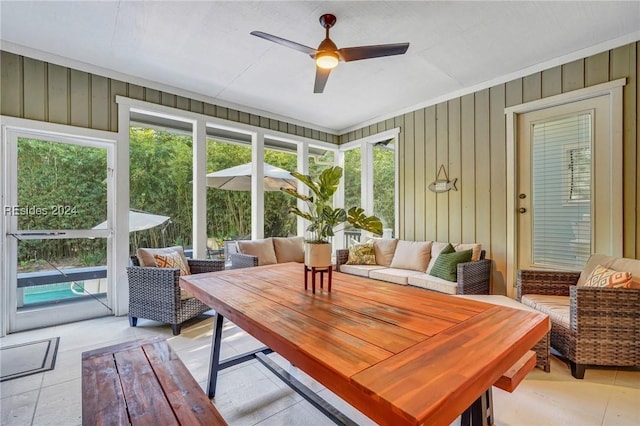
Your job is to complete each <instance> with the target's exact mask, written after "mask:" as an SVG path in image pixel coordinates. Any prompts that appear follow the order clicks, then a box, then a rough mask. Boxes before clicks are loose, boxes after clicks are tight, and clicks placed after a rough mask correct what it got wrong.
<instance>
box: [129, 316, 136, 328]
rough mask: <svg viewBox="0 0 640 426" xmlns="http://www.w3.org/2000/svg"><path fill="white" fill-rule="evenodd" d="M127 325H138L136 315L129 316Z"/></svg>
mask: <svg viewBox="0 0 640 426" xmlns="http://www.w3.org/2000/svg"><path fill="white" fill-rule="evenodd" d="M129 325H130V326H131V327H135V326H136V325H138V317H129Z"/></svg>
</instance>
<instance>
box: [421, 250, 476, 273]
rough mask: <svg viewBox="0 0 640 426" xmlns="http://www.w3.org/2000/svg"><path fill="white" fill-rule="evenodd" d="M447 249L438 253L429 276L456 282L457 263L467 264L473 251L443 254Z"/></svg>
mask: <svg viewBox="0 0 640 426" xmlns="http://www.w3.org/2000/svg"><path fill="white" fill-rule="evenodd" d="M449 246H451V245H449ZM449 246H447V247H449ZM447 247H445V249H444V250H442V251H441V252H440V255H439V256H438V258H437V259H436V262H435V263H434V264H433V268H431V272H430V274H431V275H433V276H434V277H438V278H442V279H443V280H447V281H454V282H455V281H458V263H464V262H469V261H470V260H471V255H472V254H473V250H463V251H455V250H453V253H451V252H447V253H445V250H447ZM451 249H453V247H451Z"/></svg>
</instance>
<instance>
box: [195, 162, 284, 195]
mask: <svg viewBox="0 0 640 426" xmlns="http://www.w3.org/2000/svg"><path fill="white" fill-rule="evenodd" d="M207 186H210V187H212V188H219V189H226V190H229V191H251V163H247V164H241V165H239V166H235V167H229V168H228V169H223V170H218V171H217V172H212V173H209V174H207ZM282 187H285V188H293V189H295V188H296V187H297V180H296V179H295V178H294V177H293V176H291V174H290V173H289V172H288V171H286V170H284V169H281V168H279V167H276V166H272V165H271V164H268V163H264V190H265V191H279V190H280V188H282Z"/></svg>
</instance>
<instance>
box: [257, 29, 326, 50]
mask: <svg viewBox="0 0 640 426" xmlns="http://www.w3.org/2000/svg"><path fill="white" fill-rule="evenodd" d="M251 35H254V36H256V37H260V38H263V39H265V40H269V41H272V42H274V43H277V44H280V45H282V46H285V47H289V48H291V49H294V50H297V51H298V52H302V53H306V54H307V55H309V56H314V55H315V54H316V49H314V48H312V47H309V46H305V45H304V44H300V43H296V42H295V41H291V40H287V39H284V38H282V37H277V36H274V35H271V34H267V33H263V32H262V31H251Z"/></svg>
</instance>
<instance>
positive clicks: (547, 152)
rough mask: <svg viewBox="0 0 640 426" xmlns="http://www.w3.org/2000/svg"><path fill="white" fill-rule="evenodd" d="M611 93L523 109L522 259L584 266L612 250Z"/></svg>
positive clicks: (522, 263)
mask: <svg viewBox="0 0 640 426" xmlns="http://www.w3.org/2000/svg"><path fill="white" fill-rule="evenodd" d="M609 121H610V120H609V104H608V98H607V97H606V96H600V97H596V98H591V99H586V100H582V101H579V102H573V103H569V104H565V105H561V106H556V107H552V108H546V109H542V110H538V111H533V112H528V113H526V114H522V115H519V116H518V153H519V154H518V168H517V182H518V186H517V194H518V195H517V196H518V200H517V203H516V205H517V209H518V213H517V214H518V234H517V239H518V267H519V268H523V269H531V268H540V269H562V270H581V269H582V267H583V266H584V264H585V263H586V261H587V260H588V258H589V256H590V254H591V253H594V252H599V253H609V252H610V251H611V247H610V244H611V236H609V235H607V233H608V232H609V229H610V226H608V224H609V222H610V221H611V220H612V218H613V214H612V211H611V203H610V202H609V199H610V192H611V191H616V190H617V191H622V189H621V188H612V183H611V182H612V181H611V177H610V176H611V172H612V170H611V161H610V158H611V155H612V152H611V149H610V148H611V141H610V139H611V136H610V133H611V132H610V122H609Z"/></svg>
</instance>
